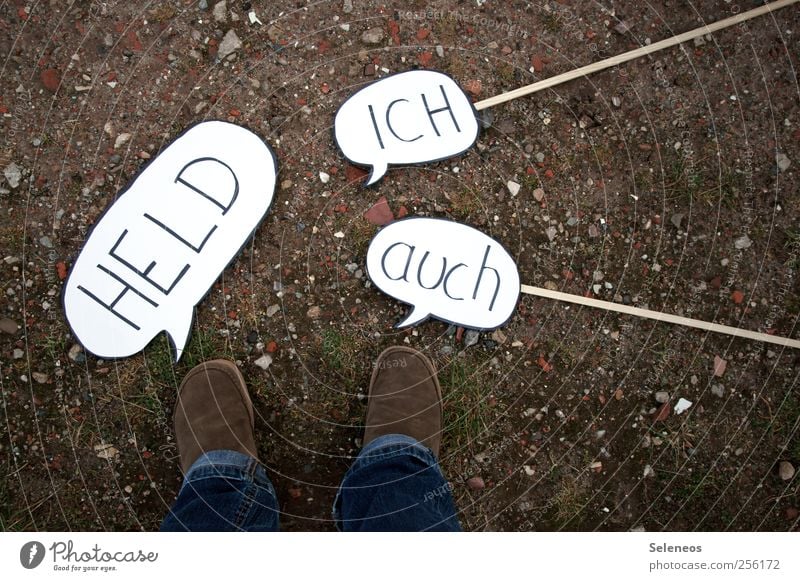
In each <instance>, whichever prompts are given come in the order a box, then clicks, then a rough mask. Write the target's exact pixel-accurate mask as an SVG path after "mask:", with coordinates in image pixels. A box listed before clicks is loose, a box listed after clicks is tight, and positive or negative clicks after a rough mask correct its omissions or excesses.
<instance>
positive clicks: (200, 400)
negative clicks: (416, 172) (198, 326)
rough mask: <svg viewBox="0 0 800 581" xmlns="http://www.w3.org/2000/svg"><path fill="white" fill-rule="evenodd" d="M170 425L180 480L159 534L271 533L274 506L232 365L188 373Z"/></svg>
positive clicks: (221, 363)
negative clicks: (173, 427) (179, 469)
mask: <svg viewBox="0 0 800 581" xmlns="http://www.w3.org/2000/svg"><path fill="white" fill-rule="evenodd" d="M174 421H175V436H176V441H177V444H178V453H179V454H180V460H181V469H182V470H183V472H184V473H185V474H186V476H185V478H184V482H183V486H182V487H181V490H180V492H179V493H178V498H177V500H176V501H175V504H174V505H173V507H172V509H171V510H170V512H169V514H168V515H167V517H166V518H165V519H164V522H163V523H162V524H161V530H162V531H186V530H189V531H235V530H245V531H275V530H277V529H278V512H279V511H278V503H277V500H276V497H275V491H274V489H273V488H272V484H271V483H270V481H269V478H268V477H267V474H266V472H265V470H264V468H263V466H261V464H260V463H259V462H258V457H257V453H256V445H255V437H254V435H253V424H254V418H253V406H252V403H251V401H250V396H249V395H248V393H247V387H246V385H245V383H244V379H243V378H242V375H241V373H239V370H238V369H237V368H236V366H235V365H234V364H233V363H231V362H229V361H223V360H216V361H209V362H207V363H203V364H201V365H198V366H197V367H195V368H194V369H192V370H191V371H190V372H189V373H188V374H187V375H186V378H185V379H184V380H183V383H182V384H181V387H180V391H179V393H178V402H177V404H176V405H175V416H174Z"/></svg>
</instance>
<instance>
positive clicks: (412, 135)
mask: <svg viewBox="0 0 800 581" xmlns="http://www.w3.org/2000/svg"><path fill="white" fill-rule="evenodd" d="M334 138H335V139H336V144H337V145H338V146H339V149H341V150H342V153H343V154H344V156H345V157H346V158H347V159H348V160H350V161H351V162H353V163H355V164H358V165H362V166H370V167H371V168H372V171H371V173H370V176H369V181H368V182H367V185H372V184H374V183H375V182H377V181H378V180H379V179H381V178H382V177H383V175H384V174H385V173H386V170H387V169H388V166H389V164H395V165H396V164H407V163H426V162H431V161H439V160H442V159H447V158H448V157H453V156H455V155H459V154H461V153H463V152H464V151H466V150H467V149H469V148H470V147H472V144H473V143H475V140H476V139H477V138H478V120H477V112H476V111H475V108H474V107H473V106H472V102H471V101H470V100H469V97H467V95H466V94H465V93H464V91H462V90H461V88H460V87H459V86H458V85H457V84H456V82H455V81H454V80H453V79H452V78H451V77H449V76H448V75H446V74H444V73H440V72H437V71H408V72H405V73H399V74H396V75H391V76H388V77H386V78H384V79H381V80H379V81H376V82H375V83H372V84H371V85H369V86H367V87H365V88H363V89H361V90H360V91H358V92H357V93H356V94H354V95H353V96H352V97H350V98H349V99H347V100H346V101H345V102H344V103H343V104H342V106H341V107H340V108H339V110H338V111H337V112H336V118H335V120H334Z"/></svg>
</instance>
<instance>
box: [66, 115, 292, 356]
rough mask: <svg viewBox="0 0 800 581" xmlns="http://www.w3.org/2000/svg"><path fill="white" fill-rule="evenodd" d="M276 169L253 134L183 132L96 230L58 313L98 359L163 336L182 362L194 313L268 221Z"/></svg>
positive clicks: (223, 127)
mask: <svg viewBox="0 0 800 581" xmlns="http://www.w3.org/2000/svg"><path fill="white" fill-rule="evenodd" d="M276 173H277V164H276V161H275V156H274V154H273V153H272V150H271V149H270V148H269V146H267V144H266V143H264V142H263V141H262V140H261V138H260V137H258V136H257V135H256V134H254V133H252V132H251V131H248V130H247V129H244V128H243V127H239V126H237V125H233V124H231V123H225V122H222V121H207V122H204V123H200V124H198V125H195V126H193V127H191V128H190V129H188V130H187V131H186V132H184V133H183V134H182V135H180V136H179V137H178V138H177V139H176V140H175V141H173V142H172V143H171V144H170V145H169V146H168V147H167V148H166V149H164V150H163V151H162V152H161V153H160V154H159V155H158V156H157V157H156V158H155V159H153V160H152V162H150V164H148V165H147V166H146V167H145V168H144V170H142V172H141V173H140V174H139V175H138V176H137V177H136V178H135V179H134V180H133V182H132V183H131V184H130V185H129V186H128V187H127V188H126V189H125V190H124V191H123V192H122V193H120V195H119V197H118V199H117V200H116V201H115V202H114V203H113V205H111V206H110V207H109V208H108V210H107V211H106V212H105V214H104V215H103V216H102V217H101V218H100V220H99V221H98V222H97V224H95V226H94V227H93V229H92V231H91V233H90V234H89V237H88V239H87V240H86V242H85V243H84V246H83V249H82V250H81V252H80V255H79V256H78V258H77V259H76V261H75V264H74V265H73V267H72V271H71V272H70V275H69V279H68V280H67V283H66V285H65V289H64V295H63V300H64V311H65V313H66V316H67V320H68V321H69V325H70V327H71V328H72V331H73V332H74V333H75V336H76V337H77V338H78V340H79V341H80V342H81V344H83V346H84V347H85V348H86V349H87V350H88V351H90V352H91V353H94V354H95V355H97V356H98V357H104V358H117V357H127V356H129V355H133V354H134V353H137V352H138V351H141V350H142V349H143V348H144V347H145V346H146V345H147V344H148V343H149V342H150V341H151V340H152V339H153V337H155V336H156V335H157V334H158V333H159V332H160V331H162V330H165V331H166V332H167V334H168V335H169V337H170V339H171V340H172V343H173V345H174V346H175V360H176V361H177V360H178V359H180V356H181V354H182V352H183V348H184V346H185V345H186V342H187V340H188V337H189V331H190V329H191V324H192V316H193V314H194V306H195V305H196V304H197V303H199V302H200V299H202V298H203V296H204V295H205V294H206V292H208V289H209V288H210V287H211V285H212V283H213V282H214V281H215V280H216V279H217V277H218V276H219V275H220V273H222V271H223V270H224V269H225V267H226V266H227V265H228V263H229V262H230V261H231V260H232V259H233V257H234V256H236V254H237V253H238V252H239V250H240V249H241V247H242V246H243V245H244V243H245V241H246V240H247V239H248V238H249V237H250V235H251V234H252V233H253V231H254V230H255V228H256V226H258V223H259V222H260V221H261V219H262V218H263V217H264V215H265V214H266V213H267V210H268V209H269V206H270V204H271V202H272V198H273V194H274V190H275V176H276Z"/></svg>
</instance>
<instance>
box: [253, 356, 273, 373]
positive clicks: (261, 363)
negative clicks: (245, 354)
mask: <svg viewBox="0 0 800 581" xmlns="http://www.w3.org/2000/svg"><path fill="white" fill-rule="evenodd" d="M253 363H255V364H256V366H258V367H260V368H261V369H263V370H264V371H266V370H267V369H269V366H270V365H272V356H271V355H267V354H266V353H265V354H264V355H262V356H261V357H259V358H258V359H256V360H255V361H254V362H253Z"/></svg>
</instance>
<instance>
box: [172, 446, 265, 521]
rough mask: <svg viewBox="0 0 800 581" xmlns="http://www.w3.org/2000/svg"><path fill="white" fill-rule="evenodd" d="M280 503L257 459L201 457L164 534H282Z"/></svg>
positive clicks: (221, 453) (222, 453)
mask: <svg viewBox="0 0 800 581" xmlns="http://www.w3.org/2000/svg"><path fill="white" fill-rule="evenodd" d="M278 513H279V509H278V500H277V498H276V496H275V490H274V489H273V488H272V483H271V482H270V481H269V477H268V476H267V473H266V471H265V470H264V467H263V466H261V464H259V463H258V461H257V460H255V458H252V457H250V456H247V455H246V454H242V453H240V452H233V451H230V450H214V451H213V452H208V453H206V454H203V455H202V456H200V458H198V459H197V460H196V461H195V463H194V464H192V467H191V468H189V472H187V473H186V478H185V479H184V481H183V486H181V490H180V492H179V493H178V499H177V500H176V501H175V504H174V505H173V506H172V509H171V510H170V512H169V514H168V515H167V516H166V518H165V519H164V522H163V523H161V530H162V531H173V532H174V531H261V532H269V531H277V530H278Z"/></svg>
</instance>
